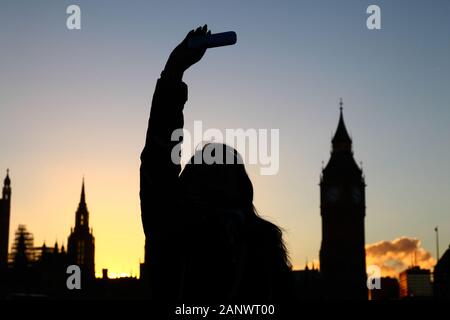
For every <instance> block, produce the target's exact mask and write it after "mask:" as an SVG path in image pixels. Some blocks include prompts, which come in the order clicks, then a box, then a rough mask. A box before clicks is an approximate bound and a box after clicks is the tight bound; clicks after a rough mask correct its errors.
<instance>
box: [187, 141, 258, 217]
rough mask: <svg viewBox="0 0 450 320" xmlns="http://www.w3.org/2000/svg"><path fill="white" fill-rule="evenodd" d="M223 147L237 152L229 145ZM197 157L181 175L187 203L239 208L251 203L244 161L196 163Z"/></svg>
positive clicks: (250, 192)
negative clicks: (233, 162)
mask: <svg viewBox="0 0 450 320" xmlns="http://www.w3.org/2000/svg"><path fill="white" fill-rule="evenodd" d="M220 147H222V148H227V149H228V150H226V151H227V152H230V149H231V152H233V153H235V154H237V152H236V151H235V150H234V149H232V148H230V147H228V146H225V145H220ZM198 152H203V150H200V151H197V153H198ZM196 155H198V154H196ZM194 157H195V156H194ZM194 157H193V158H192V159H191V163H188V164H187V165H186V167H185V168H184V170H183V172H182V173H181V175H180V179H181V188H182V194H184V200H185V201H186V202H188V203H189V204H190V205H193V206H195V207H198V208H215V209H239V208H242V207H243V206H244V205H245V203H246V202H247V204H248V202H249V203H250V204H251V203H252V198H253V188H252V186H251V182H250V179H249V178H248V176H247V173H246V172H245V167H244V165H243V164H239V163H238V164H236V163H235V164H206V163H199V164H195V162H194V161H193V160H194Z"/></svg>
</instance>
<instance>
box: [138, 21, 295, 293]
mask: <svg viewBox="0 0 450 320" xmlns="http://www.w3.org/2000/svg"><path fill="white" fill-rule="evenodd" d="M207 33H208V34H209V33H210V31H207V26H206V25H205V26H203V27H199V28H198V29H196V30H195V31H194V30H192V31H190V32H189V33H188V35H187V36H186V38H185V39H184V40H183V41H182V42H181V43H180V44H179V45H178V46H177V47H176V48H175V49H174V50H173V52H172V53H171V54H170V57H169V59H168V61H167V63H166V66H165V68H164V71H163V72H162V73H161V78H160V79H159V80H158V82H157V84H156V89H155V92H154V95H153V101H152V108H151V112H150V120H149V125H148V131H147V137H146V143H145V147H144V150H143V151H142V154H141V169H140V176H141V184H140V199H141V212H142V223H143V226H144V231H145V235H146V261H145V270H144V271H143V275H142V277H143V278H146V279H147V280H148V283H149V287H150V292H151V297H152V298H153V299H156V300H165V301H220V302H225V301H238V300H241V301H255V302H268V301H282V300H284V299H287V298H290V296H291V278H290V277H291V276H290V274H291V273H290V263H289V259H288V255H287V252H286V248H285V246H284V243H283V239H282V232H281V230H280V228H278V227H277V226H276V225H274V224H272V223H270V222H268V221H266V220H264V219H262V218H261V217H260V216H259V215H258V213H257V212H256V210H255V208H254V206H253V186H252V183H251V181H250V178H249V176H248V175H247V172H246V170H245V167H244V164H243V161H242V158H241V156H240V155H239V154H238V152H237V151H236V150H234V149H233V148H231V147H229V146H227V145H223V144H207V145H205V146H204V147H203V148H202V149H201V150H198V151H197V152H196V154H195V155H194V156H193V158H192V159H191V161H190V162H189V163H188V164H187V165H186V167H185V168H184V170H183V172H181V174H180V171H181V166H180V163H179V161H178V162H177V161H173V160H172V157H171V154H172V150H173V148H174V147H175V146H176V145H177V144H178V143H179V141H172V140H171V134H172V132H173V131H174V130H176V129H180V128H183V124H184V120H183V107H184V104H185V102H186V101H187V86H186V84H185V83H184V82H182V77H183V73H184V71H185V70H187V69H188V68H189V67H190V66H191V65H193V64H195V63H196V62H198V61H199V60H200V59H201V58H202V57H203V55H204V53H205V51H206V49H191V48H188V46H187V42H188V40H189V38H190V37H193V36H197V35H205V34H207ZM206 149H208V153H209V154H211V152H210V150H213V153H212V155H213V156H214V155H216V156H217V155H219V154H220V157H223V161H217V162H216V163H213V164H206V163H205V162H204V161H202V162H201V163H197V162H198V161H195V159H202V158H203V157H204V156H205V154H204V153H205V150H206ZM216 152H219V153H218V154H215V153H216ZM215 159H217V157H215ZM229 159H233V161H232V162H233V163H229V161H228V162H227V163H225V161H226V160H229Z"/></svg>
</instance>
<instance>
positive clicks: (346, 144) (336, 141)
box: [331, 98, 352, 152]
mask: <svg viewBox="0 0 450 320" xmlns="http://www.w3.org/2000/svg"><path fill="white" fill-rule="evenodd" d="M343 105H344V102H343V101H342V98H341V99H340V101H339V110H340V115H339V123H338V126H337V129H336V133H335V134H334V137H333V139H332V140H331V143H332V145H333V152H337V151H350V152H351V150H352V139H351V138H350V135H349V134H348V132H347V128H346V127H345V122H344V111H343V110H344V108H343Z"/></svg>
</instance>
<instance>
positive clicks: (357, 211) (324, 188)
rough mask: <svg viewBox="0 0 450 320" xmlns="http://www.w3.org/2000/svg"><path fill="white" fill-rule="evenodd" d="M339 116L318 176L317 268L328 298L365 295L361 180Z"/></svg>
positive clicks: (364, 209)
mask: <svg viewBox="0 0 450 320" xmlns="http://www.w3.org/2000/svg"><path fill="white" fill-rule="evenodd" d="M342 105H343V103H342V99H341V101H340V117H339V124H338V126H337V129H336V133H335V135H334V137H333V139H332V141H331V143H332V150H331V157H330V160H329V161H328V164H327V165H326V167H325V168H324V169H323V170H322V175H321V179H320V214H321V216H322V244H321V248H320V271H321V274H322V278H323V281H324V289H325V292H324V294H325V297H326V298H328V299H349V300H366V299H367V284H366V281H367V280H366V279H367V274H366V255H365V240H364V217H365V212H366V206H365V187H366V184H365V181H364V175H363V172H362V169H361V168H360V167H359V166H358V165H357V164H356V162H355V159H354V158H353V150H352V139H351V138H350V136H349V134H348V132H347V129H346V127H345V123H344V117H343V113H342Z"/></svg>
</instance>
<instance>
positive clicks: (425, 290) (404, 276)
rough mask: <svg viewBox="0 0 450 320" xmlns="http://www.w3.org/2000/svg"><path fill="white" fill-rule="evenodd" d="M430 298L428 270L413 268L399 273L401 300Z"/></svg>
mask: <svg viewBox="0 0 450 320" xmlns="http://www.w3.org/2000/svg"><path fill="white" fill-rule="evenodd" d="M432 296H433V289H432V285H431V273H430V270H428V269H421V268H420V267H417V266H415V267H411V268H409V269H406V270H405V271H403V272H401V273H400V298H401V299H431V297H432Z"/></svg>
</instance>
